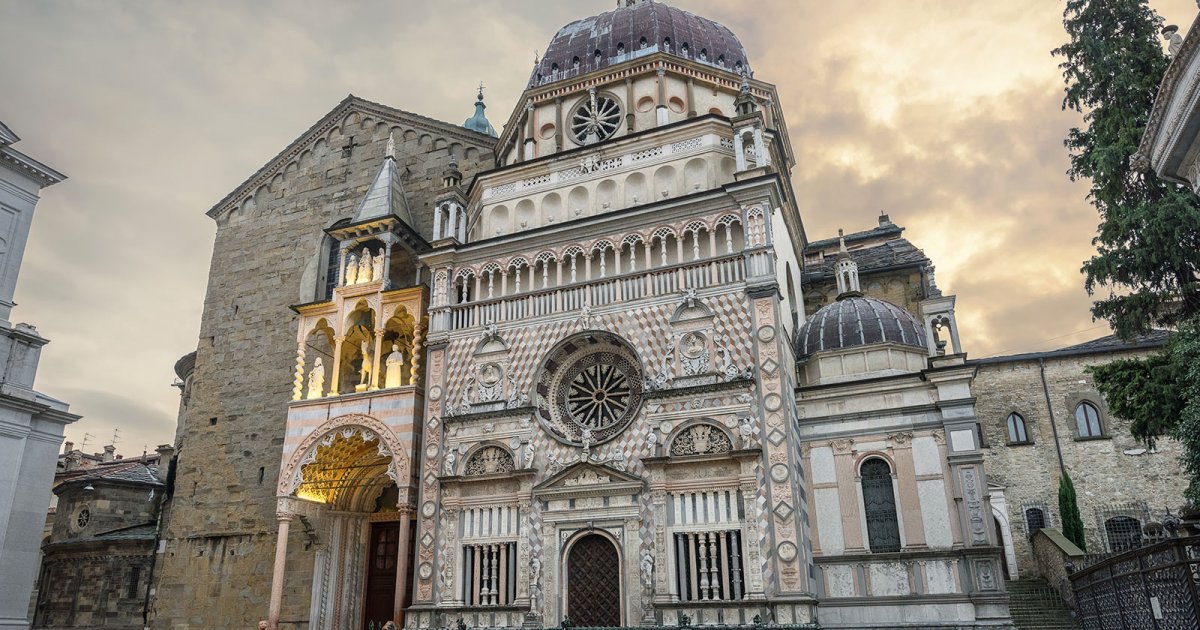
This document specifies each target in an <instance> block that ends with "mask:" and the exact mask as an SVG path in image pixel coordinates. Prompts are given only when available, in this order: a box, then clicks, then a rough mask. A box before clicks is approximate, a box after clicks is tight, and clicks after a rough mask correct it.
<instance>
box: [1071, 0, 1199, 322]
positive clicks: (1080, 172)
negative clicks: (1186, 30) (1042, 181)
mask: <svg viewBox="0 0 1200 630" xmlns="http://www.w3.org/2000/svg"><path fill="white" fill-rule="evenodd" d="M1063 18H1064V20H1063V25H1064V26H1065V27H1066V31H1067V34H1068V36H1069V37H1070V41H1069V42H1067V43H1066V44H1063V46H1062V47H1060V48H1058V49H1057V50H1055V51H1054V54H1055V55H1057V56H1060V57H1062V58H1063V62H1062V63H1061V64H1060V66H1059V67H1060V68H1061V69H1062V71H1063V78H1064V80H1065V82H1066V96H1065V97H1064V98H1063V108H1064V109H1071V110H1074V111H1077V112H1079V113H1081V114H1083V120H1084V122H1085V123H1086V128H1083V129H1080V128H1074V129H1071V131H1070V132H1069V133H1068V135H1067V138H1066V140H1065V142H1064V144H1065V145H1066V147H1067V148H1068V149H1069V150H1070V152H1071V168H1070V169H1069V170H1068V174H1069V175H1070V177H1071V179H1072V180H1078V179H1088V180H1090V182H1091V189H1090V192H1089V194H1088V199H1089V200H1090V201H1091V203H1092V204H1093V205H1094V206H1095V207H1096V209H1097V210H1098V211H1099V213H1100V219H1101V222H1100V226H1099V233H1098V234H1097V236H1096V237H1095V238H1094V239H1093V244H1094V245H1095V246H1096V250H1097V251H1096V255H1095V256H1093V257H1092V258H1091V259H1090V260H1088V261H1086V262H1084V264H1083V272H1084V273H1085V274H1086V277H1087V279H1086V283H1085V286H1086V288H1087V291H1088V293H1089V294H1091V295H1095V294H1096V293H1097V292H1102V293H1107V297H1100V298H1098V299H1097V300H1096V301H1095V303H1094V304H1093V306H1092V315H1093V316H1094V317H1096V318H1102V319H1106V320H1108V321H1109V323H1110V324H1111V325H1112V327H1113V328H1114V330H1116V332H1117V334H1118V335H1120V336H1121V337H1122V338H1126V339H1128V338H1130V337H1132V336H1134V335H1136V334H1138V333H1141V332H1145V331H1146V330H1148V329H1149V328H1151V327H1156V326H1157V327H1162V326H1172V325H1175V324H1177V323H1179V322H1183V321H1186V320H1188V319H1190V318H1192V317H1194V316H1196V315H1197V314H1200V197H1197V196H1196V195H1195V194H1193V193H1192V191H1190V190H1188V189H1186V188H1184V187H1181V186H1178V185H1176V184H1173V183H1169V182H1165V181H1163V180H1161V179H1159V178H1158V177H1157V176H1155V175H1154V174H1153V173H1142V172H1139V171H1137V170H1136V169H1134V168H1133V166H1132V159H1133V155H1134V153H1135V152H1136V151H1137V149H1138V144H1139V142H1140V140H1141V137H1142V134H1143V132H1144V130H1145V128H1146V123H1147V121H1148V119H1149V116H1150V110H1151V107H1152V106H1153V104H1154V98H1155V95H1156V93H1157V91H1158V86H1159V83H1160V82H1161V81H1162V77H1163V74H1164V72H1165V71H1166V69H1167V66H1168V65H1169V63H1170V60H1169V59H1168V58H1167V56H1166V55H1165V54H1164V53H1163V50H1162V45H1161V43H1160V41H1159V39H1158V33H1159V30H1160V29H1161V27H1162V18H1161V17H1159V16H1158V14H1157V13H1155V12H1154V11H1153V10H1152V9H1151V8H1150V7H1149V6H1148V5H1147V0H1068V2H1067V6H1066V10H1065V12H1064V14H1063Z"/></svg>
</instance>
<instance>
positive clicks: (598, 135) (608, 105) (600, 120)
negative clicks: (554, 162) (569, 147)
mask: <svg viewBox="0 0 1200 630" xmlns="http://www.w3.org/2000/svg"><path fill="white" fill-rule="evenodd" d="M620 124H621V105H620V104H619V103H617V99H616V98H614V97H612V96H611V95H608V94H597V93H596V92H591V93H589V94H588V97H587V98H585V99H583V101H582V102H580V103H579V104H578V105H576V106H575V109H574V110H573V111H572V112H571V138H572V139H574V140H575V142H576V143H577V144H583V145H587V144H595V143H597V142H600V141H602V140H607V139H609V138H611V137H612V135H613V134H615V133H616V132H617V127H619V126H620Z"/></svg>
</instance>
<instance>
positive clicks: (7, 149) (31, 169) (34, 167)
mask: <svg viewBox="0 0 1200 630" xmlns="http://www.w3.org/2000/svg"><path fill="white" fill-rule="evenodd" d="M0 161H3V163H4V164H7V165H9V166H11V167H13V168H14V169H16V170H18V171H20V172H22V173H25V174H27V175H29V176H31V177H33V178H34V179H36V180H37V181H39V182H41V184H42V188H45V187H47V186H51V185H53V184H57V183H58V182H61V181H62V180H64V179H66V178H67V176H66V175H63V174H62V173H59V172H58V171H56V170H54V169H52V168H50V167H49V166H46V165H45V164H42V163H41V162H39V161H37V160H35V159H33V158H31V157H29V156H28V155H25V154H24V153H21V152H20V151H18V150H16V149H14V148H12V147H11V146H4V147H0Z"/></svg>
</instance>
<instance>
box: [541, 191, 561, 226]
mask: <svg viewBox="0 0 1200 630" xmlns="http://www.w3.org/2000/svg"><path fill="white" fill-rule="evenodd" d="M562 218H563V217H562V196H560V195H559V194H558V193H553V192H552V193H549V194H547V195H546V196H545V197H542V223H543V224H549V223H554V222H555V221H559V220H561V219H562Z"/></svg>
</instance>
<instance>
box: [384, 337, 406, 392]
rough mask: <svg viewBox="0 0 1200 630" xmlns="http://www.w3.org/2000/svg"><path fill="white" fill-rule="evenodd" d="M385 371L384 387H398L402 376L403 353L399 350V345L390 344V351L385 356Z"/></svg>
mask: <svg viewBox="0 0 1200 630" xmlns="http://www.w3.org/2000/svg"><path fill="white" fill-rule="evenodd" d="M386 365H387V371H386V372H384V381H383V386H384V387H400V385H401V384H402V383H401V381H403V380H404V378H403V376H404V375H403V372H402V370H403V368H404V355H403V354H402V353H401V352H400V346H399V345H397V344H392V352H391V354H389V355H388V356H387V362H386Z"/></svg>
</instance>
